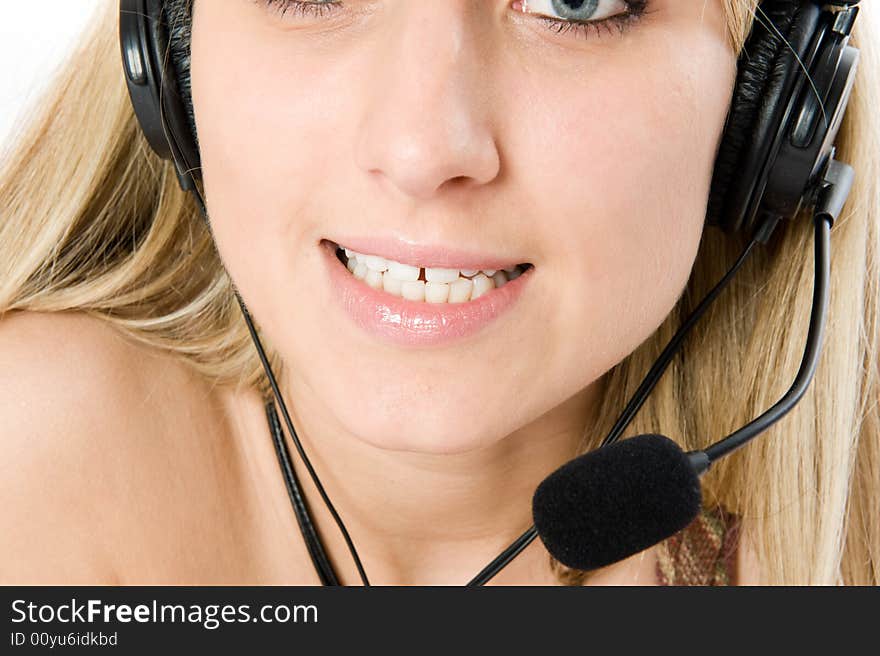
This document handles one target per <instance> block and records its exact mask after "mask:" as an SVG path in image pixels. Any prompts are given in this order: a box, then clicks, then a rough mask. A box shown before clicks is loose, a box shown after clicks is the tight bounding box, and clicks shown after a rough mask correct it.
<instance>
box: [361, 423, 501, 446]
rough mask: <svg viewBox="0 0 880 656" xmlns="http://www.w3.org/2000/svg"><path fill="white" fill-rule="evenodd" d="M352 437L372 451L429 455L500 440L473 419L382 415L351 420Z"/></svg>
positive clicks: (489, 429) (493, 432) (496, 435)
mask: <svg viewBox="0 0 880 656" xmlns="http://www.w3.org/2000/svg"><path fill="white" fill-rule="evenodd" d="M352 420H353V425H351V426H350V431H351V434H352V435H353V436H354V437H355V438H357V439H359V440H361V441H362V442H365V443H367V444H369V445H371V446H373V447H376V448H379V449H385V450H389V451H403V452H410V453H422V454H426V455H455V454H461V453H467V452H469V451H474V450H476V449H480V448H483V447H485V446H487V445H488V444H490V443H492V442H493V441H494V440H496V439H498V434H497V431H495V430H491V428H487V427H484V426H482V425H481V424H477V423H476V422H475V421H474V418H473V417H472V416H468V415H466V414H458V415H457V416H456V417H454V418H452V417H449V416H448V415H445V414H444V415H442V416H439V415H437V414H434V415H431V416H429V417H426V416H425V415H423V414H422V415H418V414H411V413H404V414H395V413H390V414H383V415H382V416H361V417H359V418H357V419H355V418H352Z"/></svg>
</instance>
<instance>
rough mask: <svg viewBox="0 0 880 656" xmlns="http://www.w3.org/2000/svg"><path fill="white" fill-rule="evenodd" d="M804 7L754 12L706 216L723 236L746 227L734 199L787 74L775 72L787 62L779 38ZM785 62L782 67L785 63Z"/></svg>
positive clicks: (797, 1) (787, 3) (781, 4)
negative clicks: (769, 105) (759, 131)
mask: <svg viewBox="0 0 880 656" xmlns="http://www.w3.org/2000/svg"><path fill="white" fill-rule="evenodd" d="M802 5H803V2H802V1H801V0H781V1H780V0H775V1H771V2H768V1H765V2H764V3H763V4H762V5H761V6H760V7H759V10H757V11H756V17H755V23H754V26H753V28H752V31H751V33H750V34H749V37H748V39H747V40H746V42H745V45H744V46H743V51H742V52H741V53H740V55H739V63H738V66H737V77H736V85H735V87H734V91H733V98H732V100H731V104H730V109H729V111H728V115H727V121H726V123H725V127H724V134H723V136H722V138H721V144H720V146H719V148H718V154H717V156H716V159H715V168H714V172H713V176H712V184H711V187H710V190H709V202H708V210H707V216H706V222H707V224H708V225H716V226H719V227H721V228H722V229H723V230H724V231H725V232H732V231H735V230H738V229H740V228H742V227H743V226H742V225H741V223H742V220H741V218H739V219H738V215H741V212H742V211H743V209H744V208H742V207H736V206H735V200H734V199H736V198H739V197H741V195H742V186H743V184H748V183H750V182H752V181H749V180H744V177H745V176H744V175H743V173H744V171H745V170H746V169H747V168H749V167H747V166H746V165H745V162H746V158H747V157H748V156H749V154H750V152H751V150H750V149H749V148H748V144H749V141H750V140H754V138H755V134H756V126H757V124H758V121H759V120H761V119H762V118H765V117H766V114H767V111H768V108H767V103H768V101H770V100H771V99H772V100H777V99H778V96H779V85H780V84H781V83H782V82H783V81H784V77H785V76H784V75H781V76H780V75H778V74H776V71H777V70H778V69H779V67H780V66H785V65H787V58H782V57H780V53H781V52H782V51H783V50H784V49H787V47H786V45H785V43H784V41H783V39H782V38H780V36H779V35H780V34H781V35H783V37H785V39H786V40H787V39H788V36H789V34H790V32H791V31H792V26H793V25H794V23H795V19H796V17H797V14H798V10H799V8H800V7H801V6H802ZM783 60H784V62H785V63H781V61H783Z"/></svg>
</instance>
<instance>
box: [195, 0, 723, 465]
mask: <svg viewBox="0 0 880 656" xmlns="http://www.w3.org/2000/svg"><path fill="white" fill-rule="evenodd" d="M270 4H271V5H282V4H283V2H279V1H278V0H273V2H271V3H270V2H267V0H218V1H214V0H212V1H211V2H196V3H195V10H194V24H193V43H192V73H193V81H192V83H193V87H192V91H193V103H194V107H195V114H196V124H197V128H198V133H199V141H200V146H201V155H202V164H203V176H204V182H205V190H206V197H207V201H208V210H209V213H210V217H211V223H212V226H213V230H214V235H215V239H216V243H217V247H218V250H219V252H220V254H221V256H222V258H223V261H224V263H225V265H226V268H227V270H228V271H229V273H230V275H231V276H232V279H233V280H234V281H235V283H236V286H237V288H238V289H239V291H240V293H241V295H242V297H243V298H244V300H245V302H246V303H247V305H248V308H249V310H250V311H251V314H252V315H253V316H254V317H255V319H256V320H257V321H258V323H259V324H260V327H261V330H262V332H263V334H264V335H265V337H266V338H267V340H268V342H269V343H270V344H271V345H272V346H273V347H274V348H276V349H277V350H278V351H279V352H280V354H281V356H282V358H283V360H284V362H285V365H286V367H287V371H288V372H289V379H288V380H286V381H285V384H286V385H288V386H289V387H288V389H286V391H285V393H286V394H289V395H290V398H292V399H293V401H294V406H297V402H298V401H299V403H300V404H301V405H300V406H297V407H299V409H300V410H301V411H302V412H309V413H312V414H314V415H315V416H318V415H323V416H324V417H332V420H333V421H334V422H335V426H334V427H335V428H337V429H342V430H345V431H347V432H348V433H349V434H350V435H353V436H355V437H357V438H358V439H360V440H362V441H365V442H367V443H370V444H373V445H376V446H380V447H383V448H391V449H401V450H408V451H418V452H425V453H454V452H464V451H468V450H471V449H474V448H477V447H481V446H486V445H489V444H492V443H494V442H498V441H500V440H501V439H503V438H504V437H505V436H507V435H510V434H511V433H513V432H514V431H516V430H517V429H519V428H521V427H523V426H525V425H527V424H529V423H530V422H532V421H534V420H535V419H536V418H538V417H540V416H541V415H543V414H544V413H546V412H548V411H549V410H552V409H553V408H555V407H557V406H559V405H560V404H561V403H562V402H563V401H565V400H566V399H569V398H570V397H572V396H574V395H576V394H578V393H579V392H582V391H583V390H585V389H586V388H587V387H588V386H590V385H591V383H594V382H595V381H596V380H597V379H598V378H599V377H600V376H601V375H602V374H603V373H604V372H606V371H607V370H608V369H610V368H611V367H612V366H613V365H614V364H616V363H617V362H619V361H620V360H621V359H623V358H624V357H625V356H626V355H627V354H629V353H630V352H631V351H633V350H634V349H635V348H636V347H637V346H638V345H639V344H640V343H641V342H642V341H644V340H645V339H646V338H647V337H648V336H649V335H650V334H651V333H652V332H653V331H654V330H655V329H656V328H657V326H658V325H659V324H660V323H661V322H662V321H663V319H664V317H665V316H666V315H667V314H668V312H669V311H670V310H671V309H672V307H673V305H674V304H675V302H676V300H677V298H678V296H679V295H680V293H681V292H682V290H683V288H684V285H685V283H686V281H687V279H688V276H689V273H690V270H691V267H692V264H693V260H694V258H695V256H696V251H697V247H698V245H699V241H700V236H701V233H702V230H703V222H704V216H705V209H706V200H707V196H708V190H709V183H710V181H711V172H712V165H713V161H714V157H715V153H716V149H717V146H718V142H719V139H720V136H721V131H722V127H723V124H724V120H725V116H726V112H727V108H728V103H729V100H730V96H731V91H732V87H733V83H734V78H735V70H736V69H735V66H736V61H735V54H734V52H733V51H732V50H731V49H730V47H729V45H728V43H727V41H726V25H725V23H724V16H723V10H722V7H721V1H720V0H706V1H705V2H682V1H681V0H650V1H649V2H648V3H647V6H646V7H645V9H646V10H647V12H646V13H645V14H644V15H642V16H641V18H640V19H638V20H635V21H633V22H632V23H631V24H629V25H628V26H627V27H626V29H625V30H623V31H622V32H621V31H620V30H619V29H618V26H615V24H613V23H607V24H605V25H600V26H599V27H598V29H596V27H595V26H593V27H590V28H589V29H588V31H587V33H586V34H584V33H581V32H579V31H577V30H575V29H570V30H560V29H559V26H557V27H555V28H554V27H552V26H550V25H548V24H546V23H545V22H544V21H543V20H542V16H544V17H550V18H566V17H573V18H580V19H583V20H595V21H599V20H601V19H603V18H607V17H611V16H614V15H617V14H621V13H622V12H625V11H626V10H627V3H626V2H624V1H623V0H593V1H587V2H582V3H580V8H577V7H576V5H577V4H578V3H575V2H567V3H566V2H563V1H562V0H530V2H529V3H528V4H527V5H524V4H523V3H521V2H511V1H510V0H437V1H434V2H428V1H426V2H412V1H411V0H347V1H345V2H341V3H340V2H333V3H312V4H324V5H327V6H325V7H318V8H317V9H319V10H323V11H322V12H321V11H310V12H308V13H303V12H300V11H297V8H296V7H291V8H289V9H288V10H287V11H286V13H285V14H284V15H283V16H282V13H281V8H279V7H278V6H268V5H270ZM630 4H631V5H632V6H633V8H637V5H640V4H642V3H640V2H635V3H630ZM572 7H574V8H572ZM312 9H313V10H314V9H315V7H312ZM319 13H323V16H321V15H318V14H319ZM369 237H379V238H384V239H391V240H400V241H401V242H402V243H403V244H418V245H427V246H437V247H439V248H444V247H445V248H456V249H462V250H465V251H468V252H470V253H475V254H476V258H477V260H479V262H480V263H482V262H490V261H492V260H495V261H502V262H505V263H526V262H528V263H531V264H532V265H533V266H534V269H533V270H531V271H530V272H529V273H528V274H526V275H523V276H521V277H520V278H519V279H516V280H513V281H511V282H508V283H507V284H508V285H511V286H512V285H514V283H519V286H518V288H517V289H518V292H517V294H516V300H515V302H513V304H512V305H510V306H509V307H506V308H505V310H504V311H503V312H502V313H501V314H500V315H499V316H497V317H496V318H495V319H494V320H492V321H490V322H488V323H486V324H484V325H480V326H478V327H477V329H476V330H473V329H472V330H471V331H470V332H468V333H467V334H465V335H461V336H458V337H456V338H447V339H444V340H441V341H437V340H434V339H432V340H430V341H429V340H428V339H422V340H421V341H419V334H416V335H415V336H414V337H413V336H412V335H411V339H409V340H408V341H403V342H402V341H401V340H400V339H399V338H395V337H394V336H397V337H399V332H395V330H396V329H399V325H398V324H396V323H395V321H396V320H397V319H399V318H400V315H399V313H398V314H395V312H396V311H397V310H398V309H399V307H398V306H397V305H394V303H398V304H399V303H401V302H403V301H402V299H400V298H398V297H395V298H394V303H390V301H391V299H388V298H386V299H385V300H388V301H389V304H388V305H383V304H382V303H381V302H380V303H379V305H377V304H376V302H375V296H374V297H372V299H373V300H372V305H369V303H370V302H371V301H370V297H369V295H365V296H363V297H362V296H358V295H357V294H355V295H354V296H353V297H345V298H348V300H349V302H351V303H353V304H355V305H357V304H358V303H360V304H362V305H361V309H362V311H363V307H364V305H365V306H366V307H367V313H368V314H369V312H371V311H372V312H373V313H374V314H375V313H377V312H378V313H384V314H382V316H383V317H384V319H385V320H386V323H385V324H384V326H385V328H387V330H386V331H385V332H380V333H376V332H375V331H370V330H367V329H365V328H364V327H363V325H362V324H361V323H358V322H357V321H355V320H354V319H353V317H352V316H351V315H350V314H349V312H348V311H347V310H346V309H345V308H344V307H343V306H344V302H343V301H342V298H343V292H342V291H341V290H342V289H344V288H346V286H340V285H339V284H338V279H337V278H336V277H335V276H331V275H330V274H329V273H328V261H329V260H328V257H327V255H326V254H325V250H324V249H323V248H322V246H321V244H322V241H323V240H330V241H332V242H335V243H337V244H342V245H343V246H348V245H350V244H349V243H347V242H353V241H355V240H358V239H363V238H369ZM374 243H375V242H371V244H374ZM381 248H382V247H380V246H375V250H374V253H376V252H378V253H379V254H381V253H382V252H383V251H382V250H381ZM355 250H358V249H355ZM364 250H366V249H364ZM368 252H370V251H368ZM423 257H428V258H429V259H430V256H423ZM480 258H482V259H480ZM438 262H439V260H438V261H430V262H424V263H422V264H423V265H428V266H430V265H431V264H437V263H438ZM331 264H334V265H338V267H340V269H339V270H338V271H337V272H336V273H337V274H338V273H340V272H342V273H344V274H345V275H347V276H352V277H353V274H352V273H350V272H349V271H348V270H346V269H345V268H344V265H343V264H342V263H341V262H338V260H334V261H333V262H331ZM475 268H479V267H475ZM485 268H490V267H488V266H486V267H485ZM355 282H356V284H359V285H361V286H362V287H361V288H360V289H361V290H371V288H370V287H369V286H368V284H367V283H366V282H365V281H360V280H355ZM465 287H466V284H465ZM410 288H412V286H410ZM510 289H513V287H511V288H510ZM503 291H504V287H502V288H501V289H499V290H495V291H494V292H489V294H493V293H495V294H498V293H500V292H503ZM381 293H382V294H389V293H391V292H385V291H384V283H383V291H381ZM498 298H499V299H500V298H501V297H500V296H498ZM488 300H489V296H488V295H486V298H483V299H482V301H483V302H482V304H481V305H480V307H484V306H487V305H492V304H493V303H494V301H492V302H488V303H487V301H488ZM380 301H381V299H380ZM479 301H480V299H479V298H478V299H475V300H472V301H469V302H470V303H472V304H477V303H478V302H479ZM406 303H409V304H413V303H419V301H406ZM422 303H425V305H431V306H432V307H431V308H429V310H430V311H435V310H437V309H438V308H437V307H436V306H434V305H433V304H427V303H426V302H422ZM425 305H422V306H420V307H419V308H415V309H414V311H415V314H414V315H413V316H416V317H418V316H419V311H420V310H424V309H425ZM406 307H409V308H410V309H413V308H412V306H409V305H408V306H406ZM474 307H476V306H474ZM444 308H445V309H446V310H448V309H449V306H448V305H447V306H444ZM459 309H460V308H459ZM441 312H442V310H441ZM456 317H457V315H456ZM459 318H460V317H457V318H456V319H455V320H458V319H459ZM409 327H410V328H413V329H416V332H418V331H417V329H418V328H419V325H415V326H413V325H410V326H409ZM430 327H431V326H429V328H430ZM426 334H428V336H433V335H434V333H430V332H428V333H426ZM422 337H424V335H422Z"/></svg>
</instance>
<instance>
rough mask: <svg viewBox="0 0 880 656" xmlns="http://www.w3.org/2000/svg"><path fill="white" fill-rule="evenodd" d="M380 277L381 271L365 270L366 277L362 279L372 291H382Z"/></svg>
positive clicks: (381, 276)
mask: <svg viewBox="0 0 880 656" xmlns="http://www.w3.org/2000/svg"><path fill="white" fill-rule="evenodd" d="M383 277H384V276H383V275H382V272H381V271H376V270H375V269H370V268H367V276H366V277H365V278H364V282H366V283H367V284H368V285H369V286H370V287H372V288H373V289H382V278H383Z"/></svg>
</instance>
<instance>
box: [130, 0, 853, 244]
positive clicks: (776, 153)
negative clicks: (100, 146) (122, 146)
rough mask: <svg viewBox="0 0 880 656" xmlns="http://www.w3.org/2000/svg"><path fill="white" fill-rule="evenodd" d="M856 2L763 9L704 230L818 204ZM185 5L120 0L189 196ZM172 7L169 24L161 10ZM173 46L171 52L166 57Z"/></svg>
mask: <svg viewBox="0 0 880 656" xmlns="http://www.w3.org/2000/svg"><path fill="white" fill-rule="evenodd" d="M858 2H859V0H838V1H828V2H823V1H822V0H764V1H763V3H762V4H761V5H760V7H759V9H760V11H758V12H757V14H756V20H755V23H754V27H753V29H752V32H751V34H750V35H749V37H748V39H747V41H746V43H745V47H744V48H743V51H742V53H741V54H740V57H739V61H738V73H737V80H736V86H735V88H734V92H733V98H732V101H731V104H730V109H729V112H728V116H727V121H726V125H725V129H724V135H723V137H722V139H721V144H720V146H719V149H718V154H717V158H716V161H715V168H714V172H713V179H712V184H711V188H710V192H709V201H708V208H707V213H706V222H707V224H708V225H715V226H719V227H720V228H722V229H723V230H725V231H727V232H733V231H745V232H754V231H755V229H756V228H757V227H758V225H759V224H760V223H762V219H763V218H764V217H765V216H768V215H773V216H776V217H778V218H789V217H792V216H794V215H795V214H797V212H798V211H799V210H800V209H802V208H803V207H809V206H811V205H812V204H813V203H815V201H816V193H817V190H818V188H819V187H820V184H821V181H822V174H823V173H824V171H825V167H826V166H827V163H828V162H829V161H830V159H831V158H832V157H833V150H834V140H835V138H836V136H837V131H838V129H839V128H840V123H841V120H842V118H843V115H844V112H845V110H846V105H847V102H848V100H849V96H850V91H851V90H852V86H853V82H854V80H855V73H856V68H857V64H858V55H859V51H858V50H857V49H856V48H853V47H851V46H849V45H847V42H848V41H849V35H850V33H851V30H852V27H853V23H854V22H855V18H856V15H857V12H858V7H857V6H855V5H857V4H858ZM184 4H185V3H182V2H181V0H177V2H173V3H172V2H168V1H166V0H120V3H119V38H120V45H121V48H122V61H123V68H124V71H125V80H126V82H127V84H128V90H129V94H130V95H131V101H132V105H133V106H134V110H135V114H136V115H137V119H138V122H139V123H140V126H141V128H142V130H143V133H144V135H145V136H146V138H147V141H148V142H149V144H150V147H151V148H152V149H153V150H154V151H155V152H156V153H157V154H158V155H159V157H161V158H163V159H168V160H171V161H173V162H174V164H175V168H176V171H177V176H178V179H179V181H180V186H181V188H183V189H185V190H188V191H189V190H193V189H195V185H196V180H197V179H199V177H200V166H201V160H200V157H199V149H198V141H197V137H196V135H195V124H194V120H193V116H192V100H191V95H190V93H189V53H188V47H189V30H190V21H189V20H188V18H189V17H188V16H187V15H185V14H184V13H183V12H187V9H186V7H184V6H183V5H184ZM169 5H174V9H173V10H172V11H173V12H174V15H169V10H168V7H169ZM169 46H171V47H170V50H169Z"/></svg>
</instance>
